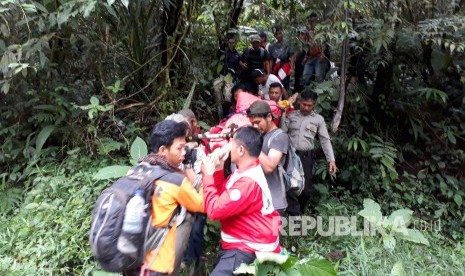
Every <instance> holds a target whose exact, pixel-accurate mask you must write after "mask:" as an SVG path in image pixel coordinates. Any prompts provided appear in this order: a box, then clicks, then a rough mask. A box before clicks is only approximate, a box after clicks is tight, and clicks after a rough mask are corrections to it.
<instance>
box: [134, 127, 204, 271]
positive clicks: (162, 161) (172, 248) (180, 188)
mask: <svg viewBox="0 0 465 276" xmlns="http://www.w3.org/2000/svg"><path fill="white" fill-rule="evenodd" d="M185 145H186V125H185V124H183V123H177V122H175V121H173V120H164V121H161V122H159V123H157V124H156V125H155V126H154V128H153V129H152V131H151V133H150V150H151V153H150V154H149V155H147V156H146V157H144V158H142V160H141V161H142V162H149V163H150V164H152V165H159V166H161V167H162V168H163V169H165V170H168V171H170V172H172V173H170V174H168V175H166V176H164V177H162V178H160V179H159V180H156V181H155V183H154V185H156V188H155V192H154V194H153V196H152V214H151V216H152V220H151V223H152V226H153V227H154V231H155V232H156V233H160V232H157V231H163V235H162V237H161V239H160V242H158V243H154V244H153V246H150V245H147V244H146V246H148V247H149V249H148V250H147V251H148V252H149V253H148V254H147V255H146V258H145V262H144V265H143V266H142V271H141V272H142V273H141V275H147V276H160V275H169V274H171V273H172V272H173V271H175V269H176V268H177V267H178V266H179V264H180V263H181V260H182V257H183V253H184V251H185V249H186V246H187V239H188V238H189V235H179V234H178V232H179V231H181V232H183V231H185V230H183V227H184V226H185V225H186V224H185V223H183V222H184V221H183V217H185V212H186V210H187V211H189V212H193V213H195V212H204V205H203V198H202V193H199V192H197V191H196V190H195V189H194V188H193V187H192V184H191V182H190V181H189V180H188V178H187V177H186V176H185V174H184V172H183V171H182V170H181V169H180V168H179V166H180V165H181V163H182V162H183V161H184V159H185V158H184V155H185ZM173 217H174V218H175V219H174V218H173ZM189 231H190V230H189ZM152 236H155V234H154V233H150V235H149V237H152Z"/></svg>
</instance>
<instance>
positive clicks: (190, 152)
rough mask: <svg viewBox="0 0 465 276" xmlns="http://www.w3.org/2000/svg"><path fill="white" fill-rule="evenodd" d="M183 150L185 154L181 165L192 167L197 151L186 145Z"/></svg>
mask: <svg viewBox="0 0 465 276" xmlns="http://www.w3.org/2000/svg"><path fill="white" fill-rule="evenodd" d="M184 150H185V151H186V154H185V155H184V160H183V161H182V163H183V164H185V165H187V164H190V165H194V163H195V161H196V160H197V149H195V148H191V147H189V146H188V145H186V146H185V148H184Z"/></svg>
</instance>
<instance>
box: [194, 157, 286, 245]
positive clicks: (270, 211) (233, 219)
mask: <svg viewBox="0 0 465 276" xmlns="http://www.w3.org/2000/svg"><path fill="white" fill-rule="evenodd" d="M202 182H203V195H204V204H205V211H206V213H207V215H208V217H209V218H210V219H213V220H219V221H220V223H221V239H222V248H223V249H225V250H231V249H239V250H242V251H246V252H251V253H254V252H257V251H260V252H275V253H279V252H280V250H281V247H280V246H279V227H280V225H281V220H280V216H279V214H278V212H277V211H276V210H274V208H273V205H272V202H271V194H270V191H269V189H268V184H267V183H266V179H265V175H264V174H263V170H262V168H261V166H260V163H259V162H258V160H257V161H255V162H252V163H251V164H248V165H247V166H243V167H240V168H238V169H237V170H236V171H235V172H234V173H233V174H232V175H231V176H229V177H228V179H227V180H226V181H225V179H224V176H223V171H218V172H215V174H214V175H213V176H204V177H203V181H202Z"/></svg>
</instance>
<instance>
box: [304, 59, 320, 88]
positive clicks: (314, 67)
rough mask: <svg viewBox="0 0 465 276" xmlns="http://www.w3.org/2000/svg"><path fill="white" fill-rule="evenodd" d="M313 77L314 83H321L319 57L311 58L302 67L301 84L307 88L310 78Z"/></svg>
mask: <svg viewBox="0 0 465 276" xmlns="http://www.w3.org/2000/svg"><path fill="white" fill-rule="evenodd" d="M313 75H315V81H316V82H321V81H323V70H322V67H321V62H320V57H312V58H309V59H308V60H307V62H306V63H305V65H304V73H303V75H302V84H303V85H304V86H308V85H309V84H310V82H311V79H312V76H313Z"/></svg>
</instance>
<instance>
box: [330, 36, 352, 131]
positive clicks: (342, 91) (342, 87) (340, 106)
mask: <svg viewBox="0 0 465 276" xmlns="http://www.w3.org/2000/svg"><path fill="white" fill-rule="evenodd" d="M348 45H349V39H348V38H347V37H346V38H345V39H344V41H343V42H342V50H341V57H342V61H341V62H342V65H341V82H340V83H339V101H338V102H337V108H336V113H335V114H334V117H333V120H332V122H331V131H332V132H333V133H336V131H337V129H338V127H339V124H340V123H341V118H342V112H343V110H344V103H345V96H346V89H347V82H346V75H347V67H348V55H347V52H348V49H347V48H348Z"/></svg>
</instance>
